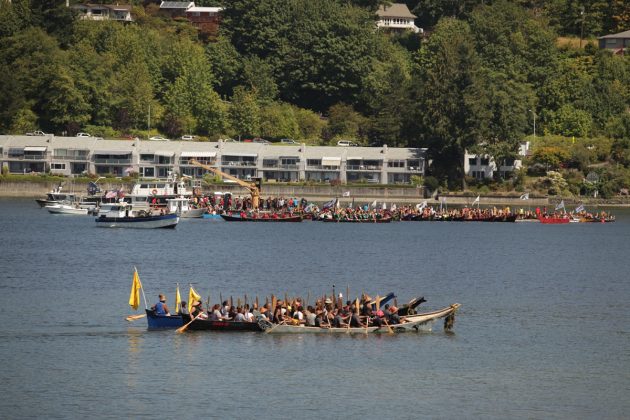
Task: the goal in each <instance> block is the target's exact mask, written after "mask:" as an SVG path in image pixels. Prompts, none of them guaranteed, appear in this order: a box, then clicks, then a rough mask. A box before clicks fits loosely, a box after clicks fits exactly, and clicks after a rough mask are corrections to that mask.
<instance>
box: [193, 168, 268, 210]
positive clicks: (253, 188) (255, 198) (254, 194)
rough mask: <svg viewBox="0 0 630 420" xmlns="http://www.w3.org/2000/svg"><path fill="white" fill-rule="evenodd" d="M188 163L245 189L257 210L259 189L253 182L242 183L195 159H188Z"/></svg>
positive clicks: (240, 180)
mask: <svg viewBox="0 0 630 420" xmlns="http://www.w3.org/2000/svg"><path fill="white" fill-rule="evenodd" d="M190 163H191V164H192V165H194V166H198V167H200V168H203V169H205V170H207V171H210V172H212V173H213V174H216V175H220V176H222V177H223V178H227V179H229V180H231V181H234V182H236V183H237V184H238V185H240V186H241V187H244V188H247V189H248V190H249V193H250V194H251V196H252V207H253V208H254V209H257V208H258V207H259V203H260V189H259V188H258V187H257V186H256V184H254V183H253V182H247V181H243V180H242V179H239V178H237V177H235V176H233V175H230V174H226V173H225V172H223V171H220V170H219V169H217V168H213V167H212V166H209V165H205V164H203V163H200V162H199V161H197V159H190Z"/></svg>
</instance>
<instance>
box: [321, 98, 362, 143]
mask: <svg viewBox="0 0 630 420" xmlns="http://www.w3.org/2000/svg"><path fill="white" fill-rule="evenodd" d="M366 126H367V121H366V119H365V117H363V116H362V115H361V114H359V113H358V112H356V111H355V110H354V108H353V107H352V105H347V104H337V105H333V106H331V107H330V109H329V110H328V132H329V138H331V139H332V138H344V139H351V140H360V139H361V137H362V135H363V133H364V131H366Z"/></svg>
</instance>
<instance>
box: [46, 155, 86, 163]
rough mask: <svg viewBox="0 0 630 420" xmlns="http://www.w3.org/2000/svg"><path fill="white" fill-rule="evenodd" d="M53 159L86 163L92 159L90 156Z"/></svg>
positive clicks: (55, 156) (54, 157) (56, 156)
mask: <svg viewBox="0 0 630 420" xmlns="http://www.w3.org/2000/svg"><path fill="white" fill-rule="evenodd" d="M52 159H54V160H74V161H78V162H85V161H88V160H89V159H90V158H89V156H66V155H64V156H59V155H53V156H52Z"/></svg>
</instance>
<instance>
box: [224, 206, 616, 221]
mask: <svg viewBox="0 0 630 420" xmlns="http://www.w3.org/2000/svg"><path fill="white" fill-rule="evenodd" d="M220 217H221V218H223V219H224V220H225V221H228V222H301V221H302V220H314V221H321V222H329V223H330V222H332V223H390V222H395V221H402V222H423V221H429V222H438V221H440V222H508V223H510V222H524V221H525V222H541V223H553V222H555V223H565V222H566V223H569V222H580V223H592V222H598V223H610V222H614V221H615V217H614V216H612V215H610V214H607V213H606V212H603V211H602V212H598V213H590V212H587V211H584V210H582V211H580V212H569V213H566V212H563V213H557V212H555V213H551V214H548V213H546V211H543V210H540V209H537V211H536V212H533V211H529V210H528V211H524V210H522V209H521V210H519V211H518V212H516V213H515V212H512V211H511V210H510V208H509V207H506V208H496V207H493V208H484V209H480V208H473V207H463V208H453V209H450V210H446V209H439V208H438V209H434V208H433V207H430V206H429V207H422V208H415V207H410V206H401V207H398V208H396V207H395V206H394V208H393V209H374V208H363V207H356V208H326V209H319V208H317V207H316V206H313V207H311V208H309V209H307V211H305V210H302V209H301V208H297V209H296V210H295V211H272V212H268V211H254V210H251V209H248V210H238V211H232V210H228V211H226V212H224V213H222V214H220Z"/></svg>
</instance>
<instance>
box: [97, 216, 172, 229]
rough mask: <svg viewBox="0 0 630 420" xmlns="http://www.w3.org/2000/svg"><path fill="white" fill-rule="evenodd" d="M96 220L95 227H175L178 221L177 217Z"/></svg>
mask: <svg viewBox="0 0 630 420" xmlns="http://www.w3.org/2000/svg"><path fill="white" fill-rule="evenodd" d="M96 222H97V223H96V226H97V227H106V228H127V229H160V228H171V227H175V226H176V225H177V223H178V222H179V217H175V218H168V219H153V220H142V218H138V217H128V218H126V217H121V218H107V219H106V220H99V219H98V218H97V219H96Z"/></svg>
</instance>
